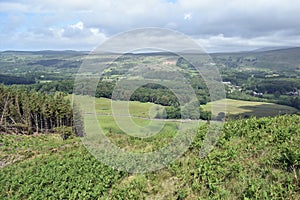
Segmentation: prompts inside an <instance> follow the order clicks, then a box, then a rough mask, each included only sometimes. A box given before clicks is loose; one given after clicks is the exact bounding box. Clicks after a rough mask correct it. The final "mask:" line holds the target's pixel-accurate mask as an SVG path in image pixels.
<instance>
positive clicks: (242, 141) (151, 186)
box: [0, 115, 300, 199]
mask: <svg viewBox="0 0 300 200" xmlns="http://www.w3.org/2000/svg"><path fill="white" fill-rule="evenodd" d="M299 121H300V116H298V115H293V116H288V115H286V116H278V117H273V118H265V117H264V118H259V119H256V118H250V119H243V120H236V121H229V122H226V124H225V126H224V129H223V133H222V136H221V137H220V138H219V140H218V142H217V144H216V147H215V148H214V149H213V150H212V152H211V153H210V154H209V156H208V157H205V158H200V157H199V150H200V148H201V144H202V140H203V138H204V135H205V133H206V130H207V128H206V126H201V128H200V129H199V131H198V134H197V137H196V139H195V141H194V142H193V143H192V145H191V146H190V148H189V149H188V150H187V151H186V152H185V154H184V155H183V156H182V157H181V158H179V159H177V160H176V161H174V162H173V163H172V164H171V165H169V166H167V167H166V168H164V169H161V170H159V171H156V172H148V173H145V174H128V173H126V172H119V171H116V170H114V169H112V168H110V167H108V166H104V165H103V164H101V163H100V162H98V161H97V160H95V158H94V157H93V156H92V155H90V154H89V152H88V151H87V150H86V149H85V148H84V147H83V145H82V144H81V141H80V140H79V139H78V138H70V139H68V140H62V139H61V138H60V137H59V136H58V135H33V136H24V135H7V134H1V135H0V150H1V151H0V161H1V169H0V198H1V199H27V198H31V199H45V198H53V199H63V198H64V199H66V198H67V199H88V198H90V199H97V198H98V199H221V198H222V199H299V198H300V180H299V177H300V150H299V143H300V124H299ZM136 142H137V143H138V142H139V141H138V140H137V141H136ZM162 142H168V141H167V140H166V141H164V140H162ZM122 144H123V145H126V144H127V145H130V143H126V140H124V141H123V142H122Z"/></svg>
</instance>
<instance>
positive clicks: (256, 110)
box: [203, 99, 298, 117]
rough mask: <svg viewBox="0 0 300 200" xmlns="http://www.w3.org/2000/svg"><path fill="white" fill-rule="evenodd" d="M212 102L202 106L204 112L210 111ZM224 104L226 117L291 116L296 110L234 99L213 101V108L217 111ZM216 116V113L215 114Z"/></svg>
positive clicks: (277, 105)
mask: <svg viewBox="0 0 300 200" xmlns="http://www.w3.org/2000/svg"><path fill="white" fill-rule="evenodd" d="M211 104H212V102H210V103H208V104H207V105H204V106H203V108H204V109H205V110H210V108H211ZM224 104H226V110H227V113H226V114H227V115H229V116H235V117H236V116H242V117H244V116H257V117H265V116H276V115H279V114H292V113H295V112H297V111H298V110H297V109H296V108H293V107H290V106H284V105H279V104H274V103H266V102H255V101H242V100H234V99H226V100H220V101H215V102H214V106H215V108H216V110H218V106H222V105H224ZM215 114H218V113H215Z"/></svg>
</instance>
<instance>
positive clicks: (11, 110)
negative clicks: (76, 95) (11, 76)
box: [0, 85, 73, 134]
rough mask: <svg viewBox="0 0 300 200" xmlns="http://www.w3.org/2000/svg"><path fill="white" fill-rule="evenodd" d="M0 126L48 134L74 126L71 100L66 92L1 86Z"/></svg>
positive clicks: (9, 129)
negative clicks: (54, 92)
mask: <svg viewBox="0 0 300 200" xmlns="http://www.w3.org/2000/svg"><path fill="white" fill-rule="evenodd" d="M0 114H1V118H0V129H1V131H3V132H6V133H22V134H32V133H45V132H53V131H54V130H55V128H57V127H72V126H73V113H72V105H71V103H70V101H68V100H66V98H65V95H63V93H56V94H47V95H46V94H44V93H41V92H36V91H33V90H29V89H28V88H26V87H22V86H11V87H7V86H3V85H0Z"/></svg>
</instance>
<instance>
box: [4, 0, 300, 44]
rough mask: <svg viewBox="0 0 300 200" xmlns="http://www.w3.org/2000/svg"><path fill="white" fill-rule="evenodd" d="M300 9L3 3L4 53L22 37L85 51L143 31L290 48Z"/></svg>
mask: <svg viewBox="0 0 300 200" xmlns="http://www.w3.org/2000/svg"><path fill="white" fill-rule="evenodd" d="M299 10H300V1H295V0H286V1H282V0H273V1H270V0H243V1H242V0H232V1H227V0H210V1H199V0H178V1H175V2H173V3H170V2H168V1H167V0H151V1H149V0H139V1H136V0H115V1H107V0H98V1H94V0H64V1H61V0H44V1H39V0H15V1H8V0H2V1H1V2H0V14H1V18H2V19H1V25H0V26H2V27H0V31H1V32H0V37H1V38H0V39H1V40H2V41H3V40H5V42H4V43H2V44H1V46H0V48H1V49H7V48H10V47H16V48H17V46H16V44H14V43H15V42H16V41H15V40H16V38H19V37H20V35H22V36H24V38H19V39H20V41H22V43H24V45H23V47H24V48H25V44H27V45H28V48H31V46H32V45H33V44H32V43H37V44H36V47H37V48H39V47H38V44H40V45H41V44H42V40H44V41H45V43H47V42H48V41H52V45H53V48H56V47H60V48H63V46H62V45H69V46H66V47H65V48H71V47H72V48H81V47H82V46H83V44H82V43H83V42H82V41H88V42H87V43H89V45H85V46H92V45H91V44H90V42H92V41H94V42H95V45H96V44H98V43H99V42H97V39H96V38H100V39H99V40H101V41H103V40H104V39H105V38H107V37H110V36H112V35H114V34H117V33H119V32H122V31H127V30H130V29H133V28H141V27H166V28H171V29H175V30H177V31H181V32H183V33H185V34H187V35H190V36H192V37H193V38H196V39H198V38H202V39H201V41H203V42H204V43H205V44H206V45H207V46H210V48H212V47H214V49H220V48H224V49H228V48H229V47H231V46H234V45H236V47H237V48H241V47H242V46H244V45H245V46H248V47H249V48H252V47H254V46H260V45H276V44H281V43H286V44H290V43H291V42H290V40H289V39H288V38H298V36H299V35H300V20H299V19H300V12H299ZM187 22H188V23H187ZM27 36H28V37H27ZM37 36H38V38H39V40H37V41H36V42H35V40H34V39H32V40H30V37H37ZM52 37H54V38H52ZM26 38H29V39H28V42H27V41H26ZM29 40H30V42H29ZM66 41H67V42H66ZM72 42H73V43H72ZM19 43H21V42H19ZM79 43H80V44H79ZM299 43H300V41H299V40H297V41H296V40H295V41H294V45H300V44H299ZM218 45H219V46H218ZM49 47H51V46H50V44H49ZM40 48H43V46H42V45H41V47H40Z"/></svg>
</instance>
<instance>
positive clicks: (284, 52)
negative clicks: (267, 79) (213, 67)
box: [211, 47, 300, 73]
mask: <svg viewBox="0 0 300 200" xmlns="http://www.w3.org/2000/svg"><path fill="white" fill-rule="evenodd" d="M211 56H212V58H213V59H214V60H215V62H216V63H217V64H218V65H219V66H223V67H229V68H240V69H251V68H252V69H258V70H261V69H266V70H271V71H277V72H288V73H293V72H295V71H296V70H298V71H299V70H300V47H293V48H285V49H274V50H267V51H263V50H262V49H261V50H260V51H250V52H240V53H215V54H211Z"/></svg>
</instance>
